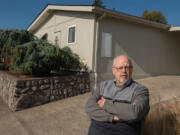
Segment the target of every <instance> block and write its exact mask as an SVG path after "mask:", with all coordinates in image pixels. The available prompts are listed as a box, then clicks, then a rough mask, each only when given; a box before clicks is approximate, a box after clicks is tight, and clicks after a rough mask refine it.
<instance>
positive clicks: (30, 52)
mask: <svg viewBox="0 0 180 135" xmlns="http://www.w3.org/2000/svg"><path fill="white" fill-rule="evenodd" d="M58 55H59V51H58V48H56V47H54V46H52V45H51V44H49V43H48V42H46V41H42V40H36V41H31V42H28V43H25V44H23V45H19V46H16V47H15V48H14V49H13V65H12V66H11V67H10V69H11V70H13V71H15V72H19V73H23V74H31V75H34V74H35V75H43V74H49V73H50V71H51V69H52V68H53V66H55V65H56V61H55V59H56V57H58Z"/></svg>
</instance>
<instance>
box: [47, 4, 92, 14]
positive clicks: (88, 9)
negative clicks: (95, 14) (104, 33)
mask: <svg viewBox="0 0 180 135" xmlns="http://www.w3.org/2000/svg"><path fill="white" fill-rule="evenodd" d="M48 9H50V10H63V11H80V12H92V10H93V9H94V7H93V6H58V5H57V6H56V5H48Z"/></svg>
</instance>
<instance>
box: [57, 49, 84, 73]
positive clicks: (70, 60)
mask: <svg viewBox="0 0 180 135" xmlns="http://www.w3.org/2000/svg"><path fill="white" fill-rule="evenodd" d="M60 52H61V53H60V54H61V61H60V62H61V63H60V68H61V69H67V70H77V69H80V68H81V63H80V57H79V56H78V55H77V54H75V53H73V52H72V51H71V49H70V48H69V47H67V46H66V47H64V48H62V49H61V50H60Z"/></svg>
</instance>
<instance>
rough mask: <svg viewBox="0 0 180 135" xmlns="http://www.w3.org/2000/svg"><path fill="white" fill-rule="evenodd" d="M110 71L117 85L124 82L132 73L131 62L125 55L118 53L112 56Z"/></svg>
mask: <svg viewBox="0 0 180 135" xmlns="http://www.w3.org/2000/svg"><path fill="white" fill-rule="evenodd" d="M112 72H113V74H114V76H115V78H116V82H117V84H118V85H119V86H121V85H123V84H124V83H126V82H127V81H128V80H129V79H131V75H132V62H131V60H130V59H129V58H128V57H127V56H125V55H120V56H117V57H116V58H114V61H113V66H112Z"/></svg>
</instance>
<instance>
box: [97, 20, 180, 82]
mask: <svg viewBox="0 0 180 135" xmlns="http://www.w3.org/2000/svg"><path fill="white" fill-rule="evenodd" d="M102 32H108V33H112V54H113V56H112V57H111V58H104V57H101V55H100V52H101V34H102ZM179 38H180V34H179V33H171V32H168V31H165V30H161V29H157V28H152V27H149V26H144V25H139V24H136V23H130V22H127V21H120V20H116V19H110V18H106V19H103V20H101V22H100V30H99V44H98V60H97V73H98V80H104V79H110V78H113V76H112V73H111V66H112V63H113V58H114V57H115V56H118V55H120V54H125V55H128V56H129V57H130V58H131V59H132V61H133V64H134V72H133V76H134V77H135V78H140V77H145V76H156V75H180V40H178V39H179Z"/></svg>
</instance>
